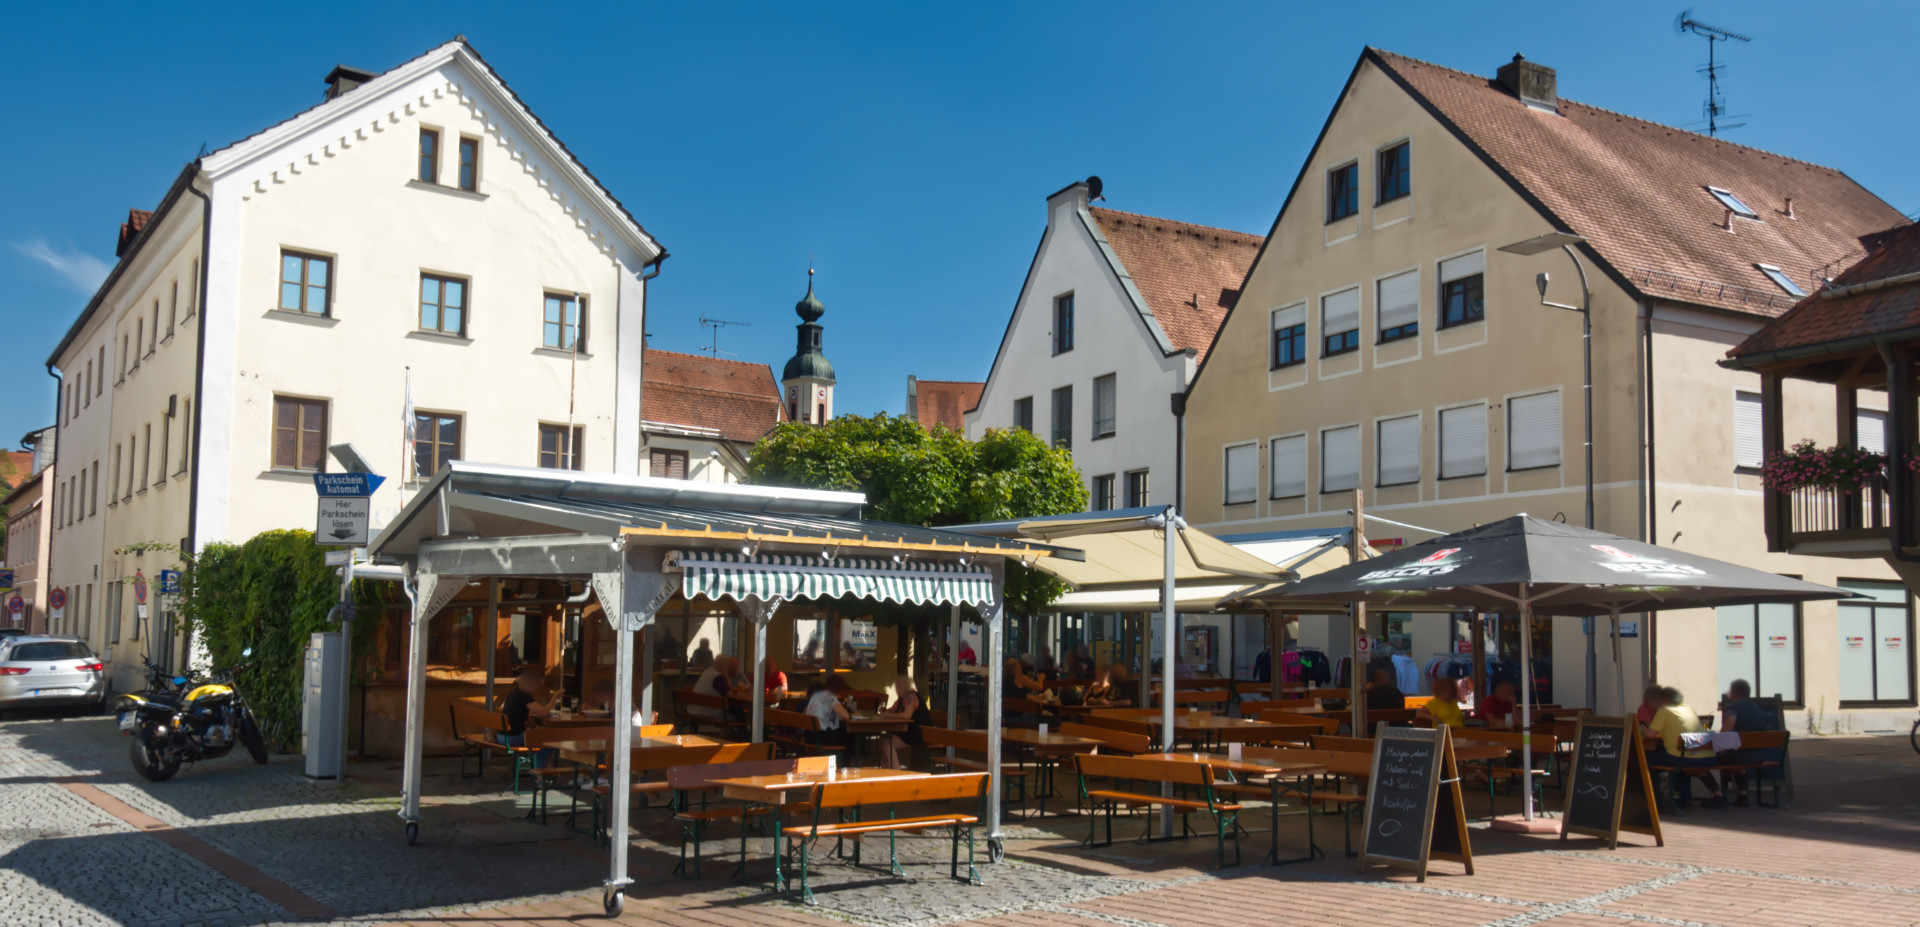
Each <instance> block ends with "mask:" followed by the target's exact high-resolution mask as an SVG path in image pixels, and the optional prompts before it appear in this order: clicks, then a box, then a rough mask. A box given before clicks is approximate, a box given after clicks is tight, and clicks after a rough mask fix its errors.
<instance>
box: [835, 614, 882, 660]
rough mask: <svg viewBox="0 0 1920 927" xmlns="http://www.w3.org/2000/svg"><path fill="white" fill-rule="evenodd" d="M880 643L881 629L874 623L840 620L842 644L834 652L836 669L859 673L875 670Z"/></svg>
mask: <svg viewBox="0 0 1920 927" xmlns="http://www.w3.org/2000/svg"><path fill="white" fill-rule="evenodd" d="M879 643H880V628H879V626H878V625H876V624H874V623H873V622H872V621H868V620H865V619H860V618H842V619H840V643H839V649H837V650H835V651H834V659H833V666H834V668H835V669H842V670H853V671H858V672H864V671H866V670H870V669H873V668H874V666H875V654H876V652H877V651H878V649H879Z"/></svg>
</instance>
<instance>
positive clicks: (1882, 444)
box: [1853, 409, 1887, 454]
mask: <svg viewBox="0 0 1920 927" xmlns="http://www.w3.org/2000/svg"><path fill="white" fill-rule="evenodd" d="M1853 442H1854V443H1855V444H1858V445H1860V446H1861V447H1863V448H1866V449H1867V450H1869V451H1872V452H1874V453H1875V454H1885V453H1886V452H1887V413H1885V412H1876V411H1874V410H1872V409H1859V410H1856V411H1855V412H1854V416H1853Z"/></svg>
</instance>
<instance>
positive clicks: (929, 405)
mask: <svg viewBox="0 0 1920 927" xmlns="http://www.w3.org/2000/svg"><path fill="white" fill-rule="evenodd" d="M986 388H987V384H985V383H975V382H971V381H964V380H915V381H914V383H913V399H914V403H913V404H914V408H912V409H909V410H908V411H910V412H912V413H913V419H914V421H917V422H919V423H920V424H921V425H924V426H926V427H928V428H932V427H933V426H935V425H945V426H947V427H948V428H951V429H953V430H954V431H965V430H966V427H967V418H966V416H967V413H968V412H969V411H971V410H972V409H973V407H974V406H977V405H979V404H980V391H981V390H983V389H986Z"/></svg>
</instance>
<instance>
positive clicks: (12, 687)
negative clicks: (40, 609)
mask: <svg viewBox="0 0 1920 927" xmlns="http://www.w3.org/2000/svg"><path fill="white" fill-rule="evenodd" d="M105 670H106V666H105V665H104V664H103V663H101V662H100V658H99V657H97V656H94V654H93V650H92V649H91V648H89V647H88V646H87V645H86V643H85V642H84V641H79V640H75V639H74V638H71V637H41V636H36V635H14V636H9V637H0V708H28V707H33V706H40V705H45V706H48V707H52V706H56V705H86V706H90V707H94V708H98V707H99V706H100V704H101V703H102V702H103V701H105V700H106V697H107V678H106V673H105Z"/></svg>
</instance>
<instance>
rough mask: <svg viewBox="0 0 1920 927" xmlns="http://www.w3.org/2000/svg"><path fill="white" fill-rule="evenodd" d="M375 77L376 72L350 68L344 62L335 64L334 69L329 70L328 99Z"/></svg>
mask: <svg viewBox="0 0 1920 927" xmlns="http://www.w3.org/2000/svg"><path fill="white" fill-rule="evenodd" d="M373 78H374V73H373V72H372V71H362V70H360V69H359V68H350V67H347V66H346V65H344V64H336V65H334V66H333V70H331V71H328V72H327V99H329V100H331V99H333V98H335V97H338V96H339V95H341V94H343V93H346V92H347V91H349V90H352V89H353V88H355V87H358V86H360V85H361V84H364V83H366V82H367V81H370V80H373Z"/></svg>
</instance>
